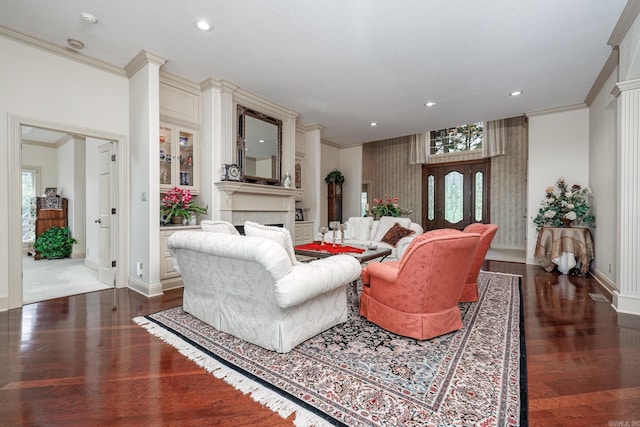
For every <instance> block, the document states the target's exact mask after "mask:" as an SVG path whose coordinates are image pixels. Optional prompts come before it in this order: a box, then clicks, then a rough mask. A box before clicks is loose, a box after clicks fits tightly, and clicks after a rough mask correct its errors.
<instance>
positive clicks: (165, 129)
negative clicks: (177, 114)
mask: <svg viewBox="0 0 640 427" xmlns="http://www.w3.org/2000/svg"><path fill="white" fill-rule="evenodd" d="M158 145H159V150H160V153H159V156H160V158H159V161H160V176H159V179H160V192H164V191H167V190H170V189H172V188H173V187H180V188H183V189H188V190H190V191H191V192H192V193H194V194H198V191H199V182H198V181H199V170H198V162H199V160H200V159H199V157H198V154H199V145H198V132H197V131H196V130H194V129H190V128H186V127H182V126H177V125H173V124H170V123H166V122H161V123H160V141H159V144H158Z"/></svg>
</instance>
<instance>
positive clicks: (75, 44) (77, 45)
mask: <svg viewBox="0 0 640 427" xmlns="http://www.w3.org/2000/svg"><path fill="white" fill-rule="evenodd" d="M67 43H68V44H69V47H70V48H71V49H75V50H81V49H84V43H82V42H81V41H80V40H76V39H67Z"/></svg>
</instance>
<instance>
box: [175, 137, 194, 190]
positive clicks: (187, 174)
mask: <svg viewBox="0 0 640 427" xmlns="http://www.w3.org/2000/svg"><path fill="white" fill-rule="evenodd" d="M178 147H179V152H178V157H179V158H178V159H177V161H178V162H179V165H180V167H179V176H178V179H179V184H180V186H182V187H193V186H194V185H195V183H194V178H195V176H194V173H193V164H194V161H195V159H194V156H195V152H194V140H193V133H191V132H187V131H185V130H180V131H179V136H178Z"/></svg>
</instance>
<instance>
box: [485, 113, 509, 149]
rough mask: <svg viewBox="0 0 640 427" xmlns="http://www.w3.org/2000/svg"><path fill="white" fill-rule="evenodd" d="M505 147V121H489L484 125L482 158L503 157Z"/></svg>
mask: <svg viewBox="0 0 640 427" xmlns="http://www.w3.org/2000/svg"><path fill="white" fill-rule="evenodd" d="M506 146H507V127H506V120H504V119H501V120H489V121H488V122H485V124H484V134H483V141H482V157H495V156H504V154H505V147H506Z"/></svg>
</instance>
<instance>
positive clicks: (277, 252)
mask: <svg viewBox="0 0 640 427" xmlns="http://www.w3.org/2000/svg"><path fill="white" fill-rule="evenodd" d="M215 227H217V225H213V226H212V225H211V224H208V225H207V227H203V230H211V231H214V230H213V229H214V228H215ZM223 228H224V227H223ZM263 228H264V230H263V229H260V228H257V227H256V228H255V232H257V233H265V236H263V237H252V236H249V235H247V236H240V235H237V234H235V233H233V234H231V233H232V231H229V232H220V230H217V231H218V232H206V231H203V232H200V231H179V232H176V233H174V234H173V235H172V236H171V237H170V238H169V240H168V247H169V251H170V252H171V254H172V256H173V257H174V258H175V260H176V261H177V264H178V266H179V268H180V272H181V274H182V279H183V282H184V297H183V300H184V302H183V304H184V310H185V311H186V312H188V313H190V314H192V315H193V316H195V317H197V318H198V319H200V320H202V321H204V322H206V323H208V324H210V325H212V326H213V327H215V328H216V329H218V330H220V331H223V332H226V333H229V334H231V335H234V336H236V337H238V338H240V339H243V340H245V341H248V342H251V343H253V344H256V345H259V346H261V347H264V348H266V349H268V350H274V351H277V352H279V353H286V352H288V351H290V350H291V349H292V348H294V347H295V346H296V345H298V344H300V343H301V342H303V341H305V340H307V339H309V338H311V337H313V336H315V335H317V334H318V333H320V332H322V331H324V330H326V329H329V328H331V327H333V326H335V325H337V324H340V323H343V322H345V321H346V320H347V300H346V285H347V284H348V283H350V282H352V281H354V280H356V279H357V278H358V277H359V276H360V274H361V271H362V268H361V266H360V263H359V262H358V261H357V260H356V259H355V258H353V257H352V256H349V255H336V256H333V257H330V258H326V259H320V260H316V261H313V262H309V263H297V262H295V264H294V261H293V260H292V258H291V254H290V253H289V251H288V250H285V248H284V247H283V244H282V242H281V241H280V240H279V238H276V239H270V238H269V237H267V234H268V231H269V230H267V229H269V228H270V227H264V226H263ZM282 230H283V229H282ZM246 231H247V225H246V224H245V232H246ZM285 231H286V230H285ZM288 233H289V232H288V231H286V234H287V235H288ZM247 234H249V233H247ZM273 234H276V232H274V233H273ZM289 240H290V236H289ZM292 250H293V247H291V251H292ZM294 257H295V255H294ZM294 259H295V258H294Z"/></svg>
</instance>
